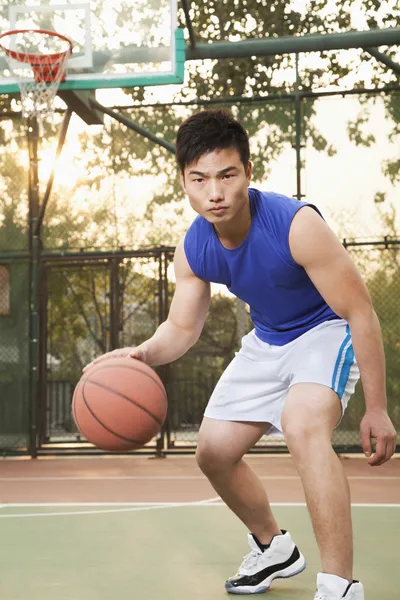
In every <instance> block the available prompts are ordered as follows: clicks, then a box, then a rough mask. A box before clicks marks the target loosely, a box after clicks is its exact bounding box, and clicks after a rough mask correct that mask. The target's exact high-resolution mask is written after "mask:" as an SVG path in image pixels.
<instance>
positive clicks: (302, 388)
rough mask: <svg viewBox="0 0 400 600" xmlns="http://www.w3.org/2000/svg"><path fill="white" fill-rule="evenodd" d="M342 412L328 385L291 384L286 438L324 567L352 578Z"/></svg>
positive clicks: (284, 421) (285, 417)
mask: <svg viewBox="0 0 400 600" xmlns="http://www.w3.org/2000/svg"><path fill="white" fill-rule="evenodd" d="M340 414H341V405H340V401H339V398H338V396H337V395H336V393H335V392H333V391H332V390H331V389H329V388H328V387H325V386H323V385H318V384H313V383H298V384H296V385H294V386H293V387H291V388H290V390H289V392H288V396H287V399H286V403H285V407H284V410H283V414H282V426H283V431H284V434H285V439H286V443H287V445H288V448H289V451H290V453H291V455H292V457H293V460H294V463H295V465H296V468H297V470H298V472H299V475H300V477H301V481H302V484H303V487H304V491H305V495H306V501H307V506H308V510H309V513H310V516H311V520H312V524H313V528H314V533H315V537H316V540H317V543H318V547H319V551H320V554H321V560H322V571H323V572H324V573H329V574H332V575H337V576H339V577H342V578H343V579H347V580H348V581H350V582H351V581H352V569H353V535H352V523H351V506H350V491H349V486H348V482H347V479H346V476H345V474H344V471H343V467H342V465H341V463H340V460H339V458H338V457H337V455H336V454H335V452H334V450H333V449H332V445H331V437H332V431H333V429H334V427H335V426H336V424H337V422H338V420H339V418H340Z"/></svg>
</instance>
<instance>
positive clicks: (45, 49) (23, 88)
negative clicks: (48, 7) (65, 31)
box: [0, 29, 72, 128]
mask: <svg viewBox="0 0 400 600" xmlns="http://www.w3.org/2000/svg"><path fill="white" fill-rule="evenodd" d="M0 48H2V49H3V50H4V51H5V53H6V59H7V64H8V67H9V71H10V76H11V77H14V78H15V79H16V83H17V84H18V86H19V89H20V92H21V105H22V114H23V115H24V116H25V117H36V118H37V120H38V122H39V126H40V128H42V121H43V118H45V117H48V116H52V115H53V113H54V106H53V103H54V98H55V96H56V94H57V90H58V87H59V85H60V83H61V82H62V81H64V80H65V75H66V72H65V69H66V63H67V61H68V58H69V57H70V55H71V52H72V43H71V41H70V40H69V39H68V38H66V37H64V36H63V35H60V34H59V33H55V32H54V31H46V30H44V29H20V30H14V31H8V32H7V33H3V34H2V35H0Z"/></svg>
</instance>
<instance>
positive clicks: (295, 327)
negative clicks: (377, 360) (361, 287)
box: [184, 188, 340, 346]
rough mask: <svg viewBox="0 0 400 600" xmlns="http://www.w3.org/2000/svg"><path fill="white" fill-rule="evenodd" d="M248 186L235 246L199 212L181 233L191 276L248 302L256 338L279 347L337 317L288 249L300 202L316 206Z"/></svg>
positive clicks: (304, 204) (300, 205)
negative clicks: (245, 225) (242, 231)
mask: <svg viewBox="0 0 400 600" xmlns="http://www.w3.org/2000/svg"><path fill="white" fill-rule="evenodd" d="M248 191H249V199H250V210H251V216H252V218H251V225H250V229H249V232H248V234H247V237H246V239H245V240H244V241H243V242H242V243H241V244H240V246H238V247H237V248H233V249H227V248H224V247H223V246H222V244H221V242H220V241H219V239H218V236H217V234H216V233H215V230H214V227H213V226H212V224H211V223H209V222H208V221H207V220H206V219H204V217H201V216H200V215H199V216H198V217H197V218H196V219H195V220H194V222H193V223H192V225H191V226H190V228H189V229H188V231H187V233H186V236H185V240H184V249H185V254H186V258H187V261H188V263H189V266H190V268H191V269H192V271H193V273H194V274H195V275H196V276H197V277H199V278H200V279H204V280H205V281H210V282H214V283H222V284H224V285H226V286H227V288H228V289H229V291H230V292H232V293H233V294H234V295H235V296H237V297H238V298H240V299H241V300H244V302H246V303H247V304H248V305H249V306H250V316H251V318H252V321H253V323H254V327H255V333H256V335H257V337H259V338H260V339H261V340H262V341H263V342H267V343H268V344H273V345H274V346H284V345H285V344H287V343H289V342H291V341H293V340H294V339H296V338H297V337H299V336H300V335H302V334H303V333H305V332H306V331H308V330H309V329H312V328H313V327H315V326H316V325H319V324H320V323H323V322H324V321H329V320H332V319H339V318H340V317H338V315H336V314H335V313H334V312H333V310H332V309H331V308H330V307H329V306H328V305H327V303H326V302H325V300H324V299H323V298H322V296H321V294H320V293H319V292H318V290H317V288H316V287H315V285H314V284H313V282H312V281H311V279H310V278H309V277H308V275H307V273H306V271H305V269H304V268H303V267H302V266H300V265H299V264H298V263H296V262H295V261H294V259H293V257H292V254H291V252H290V248H289V230H290V226H291V223H292V220H293V217H294V215H295V214H296V213H297V211H298V210H300V209H301V208H302V207H303V206H311V207H312V208H314V209H315V210H316V211H317V212H318V213H319V211H318V209H317V208H316V207H315V206H314V205H312V204H308V203H306V202H299V201H298V200H294V199H292V198H287V197H286V196H282V195H280V194H275V193H272V192H260V191H259V190H256V189H252V188H249V190H248ZM319 214H320V213H319Z"/></svg>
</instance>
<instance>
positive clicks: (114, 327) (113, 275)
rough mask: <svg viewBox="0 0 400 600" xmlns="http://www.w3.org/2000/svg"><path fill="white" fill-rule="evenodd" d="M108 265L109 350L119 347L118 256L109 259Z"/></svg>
mask: <svg viewBox="0 0 400 600" xmlns="http://www.w3.org/2000/svg"><path fill="white" fill-rule="evenodd" d="M110 267H111V268H110V350H115V349H116V348H118V347H119V328H120V324H121V319H120V316H121V314H120V312H121V311H120V288H119V260H118V258H112V259H111V261H110Z"/></svg>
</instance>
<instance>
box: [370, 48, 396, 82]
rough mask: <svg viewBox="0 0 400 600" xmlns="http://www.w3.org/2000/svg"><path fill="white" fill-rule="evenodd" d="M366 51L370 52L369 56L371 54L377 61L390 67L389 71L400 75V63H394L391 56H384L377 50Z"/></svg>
mask: <svg viewBox="0 0 400 600" xmlns="http://www.w3.org/2000/svg"><path fill="white" fill-rule="evenodd" d="M365 51H366V52H368V54H370V55H371V56H373V57H374V58H376V60H378V61H379V62H381V63H383V64H384V65H386V66H387V67H389V69H392V71H394V72H395V73H396V75H400V65H399V63H396V62H394V60H392V59H391V58H390V56H387V55H386V54H383V52H379V50H378V49H377V48H365Z"/></svg>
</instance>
